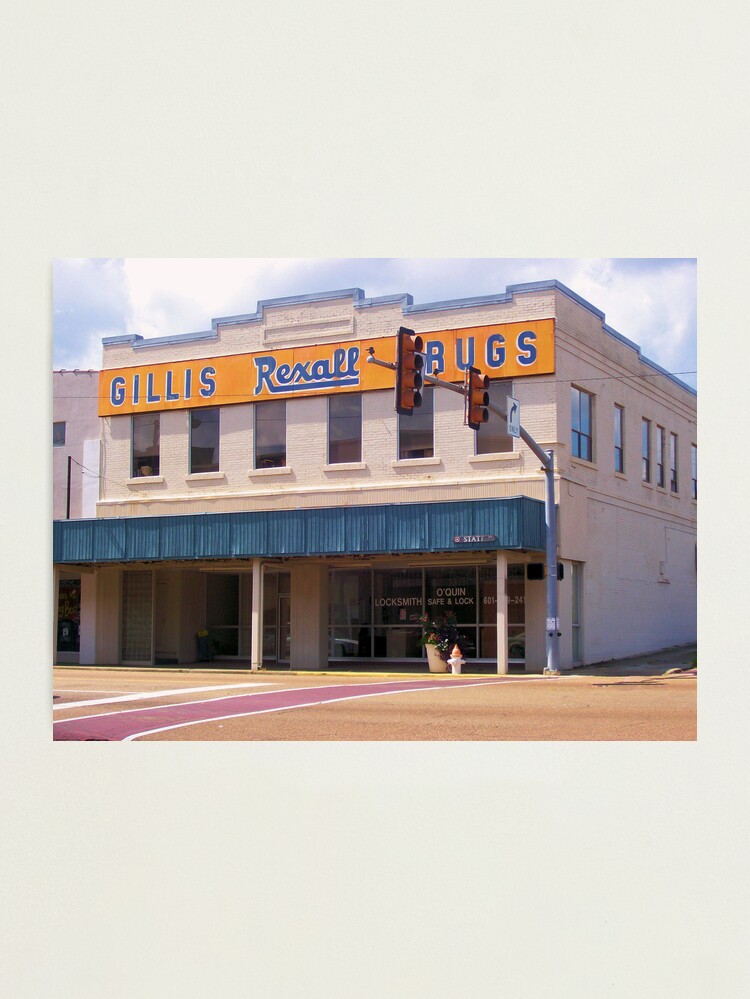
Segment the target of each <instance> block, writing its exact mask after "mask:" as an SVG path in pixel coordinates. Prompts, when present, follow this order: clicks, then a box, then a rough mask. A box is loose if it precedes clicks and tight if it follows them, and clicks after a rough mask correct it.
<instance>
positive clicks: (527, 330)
mask: <svg viewBox="0 0 750 999" xmlns="http://www.w3.org/2000/svg"><path fill="white" fill-rule="evenodd" d="M419 335H420V336H421V337H422V339H423V341H424V352H425V355H426V359H425V369H426V371H427V373H428V374H437V375H439V376H440V377H441V378H444V379H445V380H446V381H463V377H464V371H465V370H466V368H467V367H477V368H479V369H480V370H481V371H482V373H483V374H486V375H489V376H490V378H519V377H523V376H527V375H542V374H551V373H553V372H554V370H555V350H554V348H555V344H554V337H555V332H554V320H553V319H537V320H533V321H530V322H527V323H502V324H496V325H492V326H474V327H470V328H467V329H457V330H441V331H437V332H434V333H424V332H420V334H419ZM370 347H374V348H375V356H376V357H378V358H380V360H383V361H393V360H394V359H395V350H396V338H395V336H393V337H377V338H373V339H364V340H349V341H346V342H344V343H324V344H318V345H314V346H310V345H307V346H304V347H294V348H286V349H283V350H272V351H271V350H269V351H256V352H253V353H247V354H227V355H224V356H219V357H209V358H202V359H199V360H189V361H165V362H160V363H158V364H143V365H134V366H132V367H127V368H110V369H107V370H104V371H102V372H100V375H99V416H115V415H117V414H119V413H142V412H147V411H156V410H164V409H194V408H196V407H199V406H229V405H232V404H233V403H247V402H255V401H260V400H267V399H289V398H296V397H299V396H310V395H331V394H333V393H335V392H370V391H375V390H377V389H389V388H390V389H392V388H393V384H394V372H393V371H389V370H388V369H387V368H381V367H378V366H377V365H375V364H367V363H366V362H367V351H368V349H369V348H370Z"/></svg>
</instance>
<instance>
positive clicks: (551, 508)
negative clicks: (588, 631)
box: [367, 347, 560, 676]
mask: <svg viewBox="0 0 750 999" xmlns="http://www.w3.org/2000/svg"><path fill="white" fill-rule="evenodd" d="M367 363H368V364H377V365H378V366H379V367H381V368H390V369H391V371H397V370H398V366H397V365H396V364H393V363H392V362H389V361H381V360H379V359H378V358H377V357H375V348H374V347H370V348H369V351H368V358H367ZM422 380H423V381H424V382H427V383H429V384H430V385H438V386H440V388H444V389H448V390H449V391H450V392H455V393H457V394H458V395H460V396H465V389H464V387H463V386H459V385H453V384H452V383H451V382H443V381H440V379H439V378H437V377H436V376H435V375H428V374H423V375H422ZM487 408H488V409H489V410H491V412H493V413H495V414H496V415H497V416H500V417H502V419H504V420H505V421H506V423H507V420H508V413H507V411H506V410H505V409H503V407H502V406H496V405H495V404H494V403H493V402H490V403H489V405H488V406H487ZM519 430H520V437H521V440H522V441H523V442H524V444H526V445H527V446H528V447H529V448H530V449H531V451H533V453H534V454H535V455H536V457H537V458H538V459H539V460H540V461H541V463H542V471H543V472H544V475H545V480H546V482H545V491H544V526H545V532H544V533H545V564H546V582H547V622H546V623H547V627H546V629H545V635H546V648H547V665H546V666H545V668H544V670H543V673H544V675H545V676H559V675H560V628H559V625H560V620H559V609H558V593H557V586H558V579H557V511H556V509H555V452H554V451H545V450H543V449H542V448H541V447H540V446H539V445H538V444H537V442H536V441H535V440H534V438H533V437H532V436H531V434H529V433H528V432H527V431H526V430H524V428H523V427H519Z"/></svg>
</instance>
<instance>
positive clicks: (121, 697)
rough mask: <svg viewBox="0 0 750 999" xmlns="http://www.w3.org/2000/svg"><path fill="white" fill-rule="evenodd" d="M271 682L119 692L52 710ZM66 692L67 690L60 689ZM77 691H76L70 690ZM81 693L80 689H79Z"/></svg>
mask: <svg viewBox="0 0 750 999" xmlns="http://www.w3.org/2000/svg"><path fill="white" fill-rule="evenodd" d="M272 686H273V683H226V684H224V683H222V684H220V685H219V686H218V687H181V688H180V689H178V690H155V691H152V692H150V693H148V694H119V695H118V696H117V697H102V698H100V699H99V700H96V701H68V702H67V703H66V704H53V706H52V710H53V711H62V710H63V709H64V708H86V707H93V706H95V705H97V704H119V703H121V702H122V701H146V700H149V699H152V698H154V697H174V696H176V695H177V694H201V693H203V691H207V690H234V689H235V688H238V687H272ZM62 693H68V691H62ZM70 693H78V691H70ZM81 693H82V691H81Z"/></svg>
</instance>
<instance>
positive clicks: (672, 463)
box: [669, 434, 677, 493]
mask: <svg viewBox="0 0 750 999" xmlns="http://www.w3.org/2000/svg"><path fill="white" fill-rule="evenodd" d="M669 488H670V490H671V491H672V492H673V493H676V492H677V434H670V435H669Z"/></svg>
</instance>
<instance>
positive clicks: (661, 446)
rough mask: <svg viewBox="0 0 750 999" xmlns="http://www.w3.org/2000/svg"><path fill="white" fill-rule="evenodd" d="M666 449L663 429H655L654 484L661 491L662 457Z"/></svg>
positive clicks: (662, 486)
mask: <svg viewBox="0 0 750 999" xmlns="http://www.w3.org/2000/svg"><path fill="white" fill-rule="evenodd" d="M665 448H666V435H665V433H664V427H659V426H657V428H656V484H657V486H659V487H660V488H661V489H663V488H664V481H665V480H664V456H665Z"/></svg>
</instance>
